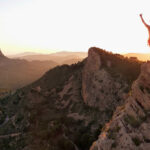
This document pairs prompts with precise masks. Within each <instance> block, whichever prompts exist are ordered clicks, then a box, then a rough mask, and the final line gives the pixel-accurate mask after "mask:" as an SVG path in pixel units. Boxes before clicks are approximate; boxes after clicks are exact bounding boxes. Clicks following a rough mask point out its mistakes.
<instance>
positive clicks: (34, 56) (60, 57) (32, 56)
mask: <svg viewBox="0 0 150 150" xmlns="http://www.w3.org/2000/svg"><path fill="white" fill-rule="evenodd" d="M123 56H125V57H137V59H139V60H141V61H147V60H150V53H127V54H123ZM8 57H9V58H18V59H25V60H28V61H32V60H40V61H44V60H53V61H56V62H57V63H60V64H62V63H66V62H68V61H69V64H72V63H76V62H78V61H79V60H82V59H83V58H85V57H87V53H86V52H66V51H62V52H57V53H52V54H40V53H34V52H24V53H20V54H16V55H9V56H8ZM71 60H72V62H71Z"/></svg>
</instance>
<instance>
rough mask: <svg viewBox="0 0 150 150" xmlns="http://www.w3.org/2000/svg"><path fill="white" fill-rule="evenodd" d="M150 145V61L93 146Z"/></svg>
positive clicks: (140, 149)
mask: <svg viewBox="0 0 150 150" xmlns="http://www.w3.org/2000/svg"><path fill="white" fill-rule="evenodd" d="M129 149H130V150H149V149H150V62H147V63H145V64H143V65H142V66H141V74H140V76H139V77H138V79H137V80H136V81H135V82H134V83H133V85H132V89H131V91H130V92H129V97H128V98H127V100H126V102H125V104H124V105H123V106H120V107H118V108H117V109H116V111H115V113H114V115H113V117H112V120H111V121H110V122H109V123H107V124H106V125H105V127H104V128H103V130H102V132H101V134H100V135H99V138H98V140H97V141H95V142H94V143H93V145H92V146H91V148H90V150H129Z"/></svg>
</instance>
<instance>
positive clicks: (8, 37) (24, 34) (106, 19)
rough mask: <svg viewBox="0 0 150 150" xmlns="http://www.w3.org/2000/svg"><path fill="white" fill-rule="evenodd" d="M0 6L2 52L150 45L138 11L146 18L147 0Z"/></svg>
mask: <svg viewBox="0 0 150 150" xmlns="http://www.w3.org/2000/svg"><path fill="white" fill-rule="evenodd" d="M0 6H1V9H0V33H1V34H0V48H1V49H2V51H3V52H4V53H5V54H6V55H10V54H11V55H12V54H17V53H23V52H36V53H44V54H47V53H51V52H59V51H78V52H80V51H81V52H87V51H88V49H89V48H90V47H93V46H96V47H100V48H102V49H105V50H108V51H112V52H114V53H121V54H122V53H133V52H134V53H149V51H150V48H149V47H148V46H147V39H148V32H147V30H146V28H145V27H144V25H143V24H142V22H141V20H140V17H139V14H140V13H142V14H143V17H144V19H145V20H146V22H147V23H149V20H150V14H149V7H148V6H149V2H148V1H147V0H143V1H135V0H133V1H129V0H127V1H123V2H122V1H119V0H114V1H109V0H93V1H92V0H86V1H85V0H83V1H79V0H76V1H69V0H64V1H59V0H55V1H49V0H22V1H19V0H13V1H12V0H5V1H4V0H0Z"/></svg>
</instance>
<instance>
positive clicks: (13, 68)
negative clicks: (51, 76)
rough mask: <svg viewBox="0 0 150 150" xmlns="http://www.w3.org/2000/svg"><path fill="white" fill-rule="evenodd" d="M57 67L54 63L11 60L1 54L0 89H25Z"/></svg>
mask: <svg viewBox="0 0 150 150" xmlns="http://www.w3.org/2000/svg"><path fill="white" fill-rule="evenodd" d="M56 65H57V63H55V62H53V61H42V62H41V61H31V62H28V61H26V60H19V59H9V58H7V57H5V56H4V55H3V54H2V52H0V88H5V89H8V90H14V89H17V88H20V87H23V86H25V85H27V84H29V83H31V82H33V81H35V80H37V79H38V78H40V77H41V76H42V75H43V74H44V73H45V72H46V71H47V70H49V69H51V68H52V67H54V66H56Z"/></svg>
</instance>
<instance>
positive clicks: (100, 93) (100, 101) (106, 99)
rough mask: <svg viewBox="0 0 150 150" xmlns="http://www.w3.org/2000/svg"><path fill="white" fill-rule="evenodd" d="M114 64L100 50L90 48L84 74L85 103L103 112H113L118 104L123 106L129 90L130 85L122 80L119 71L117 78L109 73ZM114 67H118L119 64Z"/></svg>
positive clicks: (83, 92)
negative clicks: (109, 110) (107, 110)
mask: <svg viewBox="0 0 150 150" xmlns="http://www.w3.org/2000/svg"><path fill="white" fill-rule="evenodd" d="M108 55H109V54H108ZM104 59H105V62H104V61H103V60H104ZM116 59H117V57H116ZM112 64H113V61H112V60H111V59H107V57H106V56H103V55H102V53H101V52H100V50H99V49H97V48H90V49H89V53H88V58H87V61H86V62H85V66H84V68H83V72H82V96H83V99H84V102H85V103H86V104H87V105H89V106H92V107H97V108H98V109H100V110H102V111H104V110H106V109H109V108H110V107H111V108H112V110H113V109H114V108H115V107H116V106H117V105H118V104H122V103H123V102H124V100H125V98H126V97H127V93H128V89H129V84H128V83H127V81H126V80H123V79H122V75H121V73H120V72H119V70H117V73H116V77H113V75H112V74H111V72H109V71H108V70H111V69H113V67H114V66H112ZM114 65H115V66H117V63H116V64H114Z"/></svg>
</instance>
